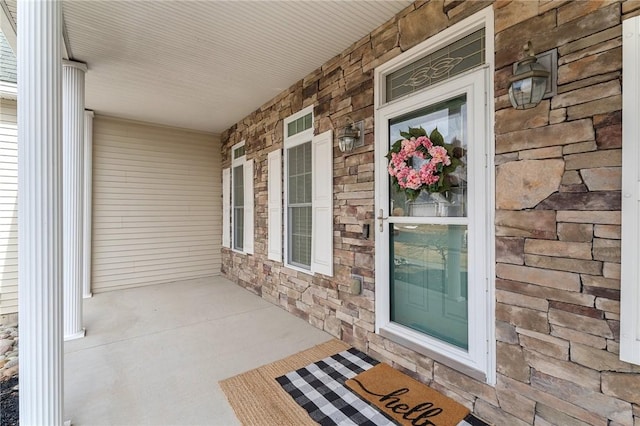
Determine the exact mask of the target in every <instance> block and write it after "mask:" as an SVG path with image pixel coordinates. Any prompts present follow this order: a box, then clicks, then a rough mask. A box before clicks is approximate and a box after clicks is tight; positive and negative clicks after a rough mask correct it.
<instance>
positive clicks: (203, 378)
mask: <svg viewBox="0 0 640 426" xmlns="http://www.w3.org/2000/svg"><path fill="white" fill-rule="evenodd" d="M84 324H85V327H86V329H87V335H86V337H84V338H82V339H78V340H73V341H69V342H66V343H65V348H64V351H65V358H64V393H65V398H64V402H65V408H64V412H65V416H64V418H65V419H67V420H71V422H72V424H73V425H237V424H239V422H238V420H237V419H236V418H235V416H234V414H233V410H232V409H231V407H230V406H229V405H228V403H227V400H226V398H225V396H224V394H223V393H222V391H221V390H220V387H219V386H218V381H219V380H221V379H225V378H227V377H231V376H234V375H236V374H239V373H242V372H244V371H247V370H251V369H253V368H256V367H259V366H260V365H264V364H267V363H270V362H273V361H276V360H278V359H281V358H284V357H286V356H288V355H291V354H293V353H296V352H299V351H301V350H304V349H306V348H309V347H311V346H313V345H316V344H319V343H322V342H325V341H327V340H329V339H331V336H330V335H328V334H327V333H325V332H323V331H320V330H318V329H316V328H314V327H312V326H311V325H309V324H307V323H306V322H305V321H303V320H301V319H299V318H297V317H295V316H293V315H291V314H289V313H288V312H286V311H284V310H283V309H281V308H280V307H278V306H274V305H272V304H270V303H269V302H266V301H265V300H262V299H261V298H259V297H257V296H255V295H254V294H252V293H250V292H248V291H247V290H244V289H243V288H241V287H239V286H237V285H235V284H233V283H232V282H230V281H229V280H227V279H225V278H222V277H211V278H203V279H196V280H189V281H182V282H176V283H171V284H162V285H156V286H149V287H142V288H136V289H129V290H121V291H115V292H109V293H100V294H97V295H94V297H93V298H91V299H85V303H84Z"/></svg>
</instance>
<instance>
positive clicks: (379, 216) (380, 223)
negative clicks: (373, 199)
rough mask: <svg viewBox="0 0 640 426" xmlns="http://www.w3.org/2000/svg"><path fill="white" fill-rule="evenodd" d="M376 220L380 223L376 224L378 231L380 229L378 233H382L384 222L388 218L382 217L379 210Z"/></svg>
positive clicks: (382, 212)
mask: <svg viewBox="0 0 640 426" xmlns="http://www.w3.org/2000/svg"><path fill="white" fill-rule="evenodd" d="M376 219H378V220H379V221H380V222H379V224H378V229H380V232H382V231H384V221H385V220H388V219H389V218H388V217H384V210H383V209H380V210H379V211H378V217H377V218H376Z"/></svg>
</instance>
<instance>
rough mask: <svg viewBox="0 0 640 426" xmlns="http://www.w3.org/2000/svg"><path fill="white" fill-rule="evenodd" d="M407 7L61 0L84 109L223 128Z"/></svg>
mask: <svg viewBox="0 0 640 426" xmlns="http://www.w3.org/2000/svg"><path fill="white" fill-rule="evenodd" d="M5 1H6V3H7V5H8V6H9V10H14V11H15V6H13V5H15V0H5ZM409 4H411V1H408V0H384V1H358V0H351V1H346V0H343V1H322V0H316V1H271V0H262V1H76V0H73V1H70V0H65V1H63V15H64V20H65V27H66V33H67V34H66V41H67V42H68V45H67V50H68V52H69V55H70V56H72V57H73V58H74V59H75V60H78V61H82V62H86V63H87V65H88V67H89V72H88V73H87V76H86V106H87V108H91V109H93V110H95V111H96V112H97V113H100V114H106V115H113V116H117V117H123V118H128V119H134V120H141V121H148V122H155V123H161V124H165V125H171V126H179V127H185V128H191V129H197V130H203V131H209V132H214V133H218V132H221V131H223V130H225V129H226V128H228V127H229V126H231V125H233V124H234V123H236V122H237V121H239V120H241V119H242V118H244V117H245V116H247V115H248V114H250V113H251V112H252V111H254V110H255V109H257V108H258V107H260V105H262V104H264V103H265V102H267V101H269V100H270V99H271V98H273V97H274V96H276V95H277V94H278V93H280V92H281V91H283V90H284V89H286V88H288V87H290V86H291V85H292V84H293V83H295V82H296V81H298V80H300V79H301V78H303V77H304V76H306V75H307V74H308V73H310V72H311V71H313V70H314V69H316V68H318V67H319V66H320V65H322V64H323V63H324V62H326V61H327V60H329V59H331V58H332V57H334V56H335V55H337V54H339V53H340V52H342V51H343V50H344V49H345V48H347V47H349V46H350V45H351V44H352V43H354V42H356V41H357V40H359V39H360V38H362V37H363V36H365V35H366V34H368V33H370V32H371V31H372V30H374V29H375V28H377V27H378V26H380V25H381V24H382V23H384V22H386V21H387V20H389V19H390V18H392V17H393V16H394V15H395V14H396V13H398V12H399V11H401V10H402V9H403V8H405V7H407V6H408V5H409ZM14 17H15V15H14Z"/></svg>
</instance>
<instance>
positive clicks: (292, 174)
mask: <svg viewBox="0 0 640 426" xmlns="http://www.w3.org/2000/svg"><path fill="white" fill-rule="evenodd" d="M287 159H288V162H287V169H288V171H289V172H288V176H287V180H288V185H287V217H288V218H289V222H288V229H289V232H288V236H287V237H288V244H287V246H288V250H287V259H288V261H289V263H290V264H292V265H295V266H299V267H301V268H304V269H310V268H311V226H312V224H311V141H309V142H306V143H303V144H302V145H298V146H294V147H293V148H289V149H288V150H287Z"/></svg>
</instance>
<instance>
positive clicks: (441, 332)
mask: <svg viewBox="0 0 640 426" xmlns="http://www.w3.org/2000/svg"><path fill="white" fill-rule="evenodd" d="M391 226H392V227H393V228H392V232H390V235H391V241H390V242H391V244H390V250H391V253H390V254H391V256H390V259H391V265H390V266H391V271H390V272H391V274H390V281H391V321H393V322H396V323H398V324H402V325H404V326H406V327H409V328H412V329H413V330H416V331H419V332H421V333H426V334H428V335H430V336H432V337H435V338H437V339H440V340H442V341H444V342H447V343H450V344H452V345H455V346H457V347H459V348H462V349H464V350H468V348H469V340H468V318H467V312H468V311H467V283H468V268H467V226H466V225H427V224H422V225H419V224H415V225H413V224H399V223H395V224H391Z"/></svg>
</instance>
